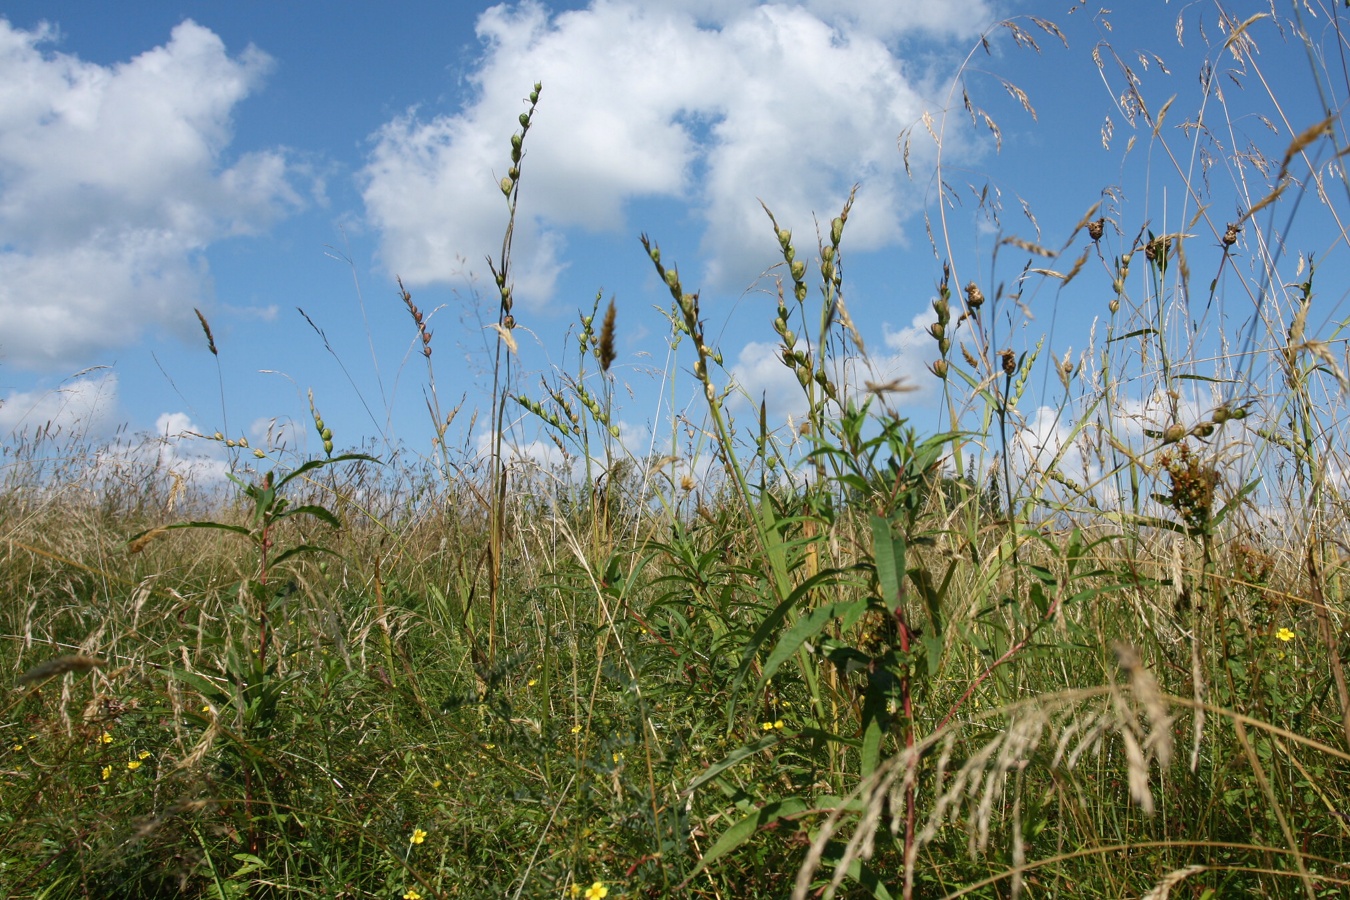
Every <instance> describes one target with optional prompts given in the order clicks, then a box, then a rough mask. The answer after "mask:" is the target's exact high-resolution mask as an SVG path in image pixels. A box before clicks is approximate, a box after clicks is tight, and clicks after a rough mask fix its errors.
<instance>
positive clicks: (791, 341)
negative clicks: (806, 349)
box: [783, 328, 797, 347]
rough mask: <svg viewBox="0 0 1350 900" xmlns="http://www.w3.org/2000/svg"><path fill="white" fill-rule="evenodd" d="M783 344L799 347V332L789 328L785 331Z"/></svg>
mask: <svg viewBox="0 0 1350 900" xmlns="http://www.w3.org/2000/svg"><path fill="white" fill-rule="evenodd" d="M783 343H785V344H787V345H788V346H789V347H795V346H797V332H795V331H793V330H792V329H791V328H789V329H788V330H787V331H784V332H783Z"/></svg>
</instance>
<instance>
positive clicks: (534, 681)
mask: <svg viewBox="0 0 1350 900" xmlns="http://www.w3.org/2000/svg"><path fill="white" fill-rule="evenodd" d="M538 683H539V679H538V678H531V679H530V680H529V681H528V682H526V683H525V686H526V687H534V686H535V685H536V684H538Z"/></svg>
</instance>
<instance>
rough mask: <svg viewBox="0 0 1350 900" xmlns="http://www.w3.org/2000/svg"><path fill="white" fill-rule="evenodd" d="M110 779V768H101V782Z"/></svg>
mask: <svg viewBox="0 0 1350 900" xmlns="http://www.w3.org/2000/svg"><path fill="white" fill-rule="evenodd" d="M111 777H112V766H104V767H103V780H104V781H107V780H108V779H109V778H111Z"/></svg>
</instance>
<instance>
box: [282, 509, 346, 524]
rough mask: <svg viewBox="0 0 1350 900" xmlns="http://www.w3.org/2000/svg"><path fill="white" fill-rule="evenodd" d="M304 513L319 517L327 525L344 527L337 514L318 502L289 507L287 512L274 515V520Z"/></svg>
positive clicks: (304, 514)
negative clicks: (317, 503)
mask: <svg viewBox="0 0 1350 900" xmlns="http://www.w3.org/2000/svg"><path fill="white" fill-rule="evenodd" d="M302 515H303V516H313V517H314V518H316V519H318V520H319V521H320V522H323V523H324V524H326V525H332V526H333V527H334V528H341V527H342V523H341V522H340V521H338V517H337V516H335V515H333V514H332V513H331V512H329V511H328V509H327V508H325V507H322V506H318V505H316V504H309V505H306V506H295V507H292V508H291V509H288V510H286V511H285V512H282V513H278V514H277V515H276V516H275V517H274V521H278V520H281V519H286V518H290V517H291V516H302Z"/></svg>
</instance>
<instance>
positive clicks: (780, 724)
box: [759, 719, 783, 731]
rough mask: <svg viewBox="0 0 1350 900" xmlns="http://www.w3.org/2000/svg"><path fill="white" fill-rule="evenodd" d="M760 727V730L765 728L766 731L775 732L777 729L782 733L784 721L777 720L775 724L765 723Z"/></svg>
mask: <svg viewBox="0 0 1350 900" xmlns="http://www.w3.org/2000/svg"><path fill="white" fill-rule="evenodd" d="M759 727H760V728H763V729H764V730H765V731H773V730H774V729H775V728H777V729H778V730H779V731H782V730H783V720H782V719H777V720H775V721H773V722H765V723H764V724H762V725H760V726H759Z"/></svg>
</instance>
